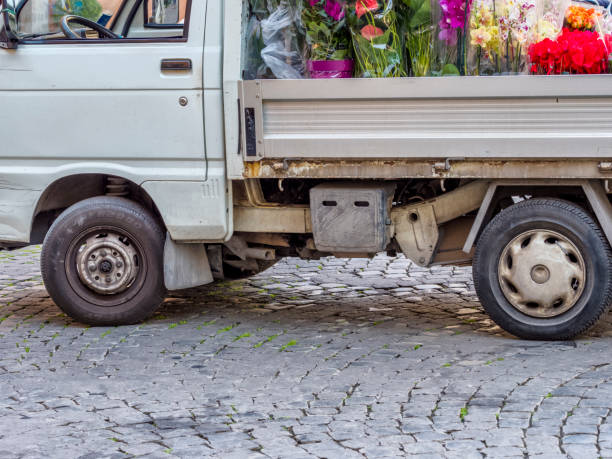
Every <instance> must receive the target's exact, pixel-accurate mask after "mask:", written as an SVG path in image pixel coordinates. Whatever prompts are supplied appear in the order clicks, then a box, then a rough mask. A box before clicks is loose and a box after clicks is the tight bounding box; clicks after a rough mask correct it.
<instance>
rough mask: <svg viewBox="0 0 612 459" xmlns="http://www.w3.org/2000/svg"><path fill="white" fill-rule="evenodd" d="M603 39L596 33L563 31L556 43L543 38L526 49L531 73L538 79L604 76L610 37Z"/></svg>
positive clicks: (608, 54)
mask: <svg viewBox="0 0 612 459" xmlns="http://www.w3.org/2000/svg"><path fill="white" fill-rule="evenodd" d="M603 38H604V39H602V37H600V35H599V34H597V33H596V32H591V31H585V30H570V29H567V28H566V29H563V33H562V34H561V35H560V36H559V37H558V38H557V39H556V40H551V39H549V38H546V39H544V40H542V41H540V42H538V43H535V44H533V45H532V46H531V47H530V48H529V57H530V58H531V72H532V73H534V74H538V75H560V74H563V73H569V74H597V73H606V72H607V71H608V59H609V56H610V53H609V52H608V46H609V44H610V43H612V37H610V36H609V35H608V36H606V37H603Z"/></svg>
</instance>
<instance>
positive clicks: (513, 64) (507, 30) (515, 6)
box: [495, 0, 538, 73]
mask: <svg viewBox="0 0 612 459" xmlns="http://www.w3.org/2000/svg"><path fill="white" fill-rule="evenodd" d="M495 10H496V15H497V18H498V23H499V35H500V38H501V61H502V71H504V72H508V73H521V72H523V71H527V70H528V69H527V65H526V64H527V52H528V49H529V46H530V45H531V44H532V43H533V42H534V41H535V39H536V32H537V22H538V18H537V9H536V4H535V0H496V3H495Z"/></svg>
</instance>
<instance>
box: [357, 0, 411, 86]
mask: <svg viewBox="0 0 612 459" xmlns="http://www.w3.org/2000/svg"><path fill="white" fill-rule="evenodd" d="M347 19H348V21H349V24H350V30H351V35H352V38H353V51H354V54H355V60H356V61H357V66H358V74H359V75H360V76H362V77H364V78H381V77H400V76H405V75H406V72H405V70H404V68H403V63H402V54H403V53H402V43H401V40H400V37H399V34H398V31H397V23H396V15H395V11H394V9H393V1H392V0H383V1H377V0H357V1H355V2H351V3H350V4H349V6H348V15H347Z"/></svg>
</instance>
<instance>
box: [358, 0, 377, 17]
mask: <svg viewBox="0 0 612 459" xmlns="http://www.w3.org/2000/svg"><path fill="white" fill-rule="evenodd" d="M379 6H380V5H379V4H378V2H377V1H376V0H357V2H356V3H355V13H357V17H358V18H360V17H361V16H363V15H364V14H366V13H367V12H368V11H376V10H377V9H378V7H379Z"/></svg>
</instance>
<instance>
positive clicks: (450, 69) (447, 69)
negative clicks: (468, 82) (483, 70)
mask: <svg viewBox="0 0 612 459" xmlns="http://www.w3.org/2000/svg"><path fill="white" fill-rule="evenodd" d="M449 75H456V76H459V75H461V74H460V73H459V69H458V68H457V66H456V65H454V64H446V65H445V66H444V67H442V76H449Z"/></svg>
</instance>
